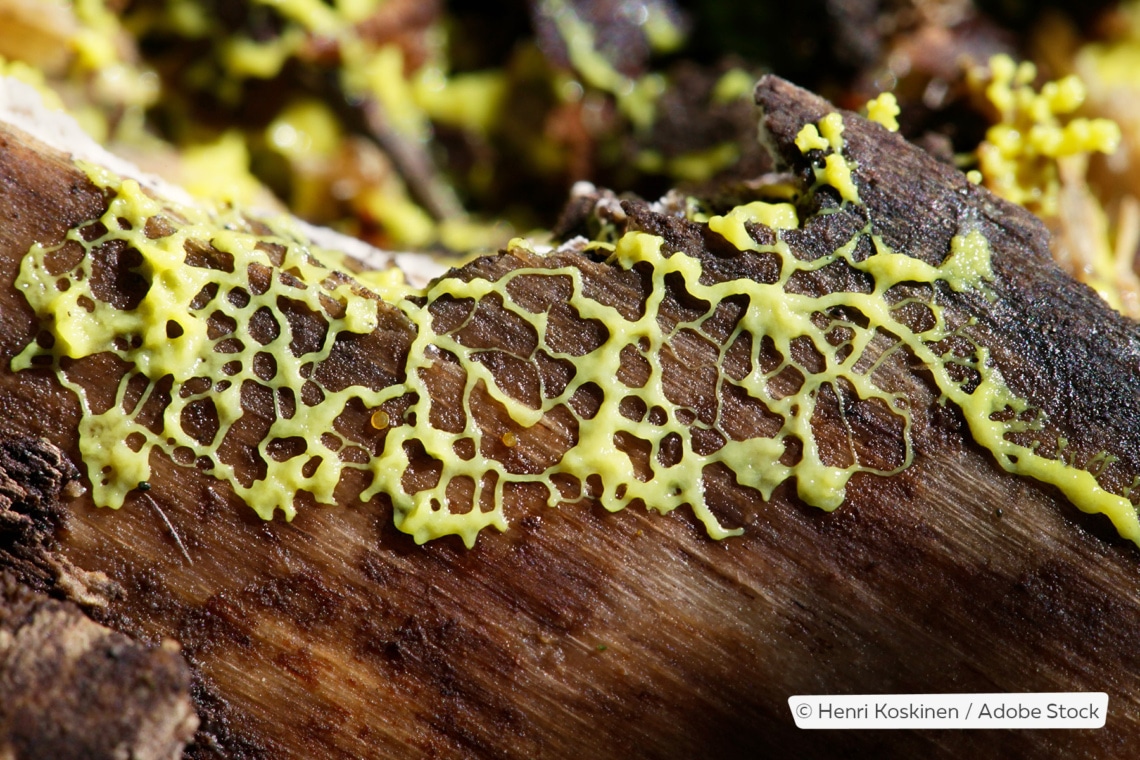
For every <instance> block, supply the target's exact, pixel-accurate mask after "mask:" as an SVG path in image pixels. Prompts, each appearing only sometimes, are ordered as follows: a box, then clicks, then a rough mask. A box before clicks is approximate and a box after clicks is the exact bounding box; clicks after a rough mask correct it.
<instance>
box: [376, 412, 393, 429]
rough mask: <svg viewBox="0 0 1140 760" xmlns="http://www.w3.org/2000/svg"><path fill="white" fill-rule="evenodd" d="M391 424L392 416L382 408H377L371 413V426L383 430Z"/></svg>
mask: <svg viewBox="0 0 1140 760" xmlns="http://www.w3.org/2000/svg"><path fill="white" fill-rule="evenodd" d="M390 424H392V418H391V417H389V416H388V413H387V412H385V411H384V410H383V409H377V410H376V411H375V412H373V413H372V427H374V428H376V429H377V430H383V429H384V428H386V427H388V426H389V425H390Z"/></svg>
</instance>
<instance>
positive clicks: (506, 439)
mask: <svg viewBox="0 0 1140 760" xmlns="http://www.w3.org/2000/svg"><path fill="white" fill-rule="evenodd" d="M501 440H502V441H503V445H504V446H506V447H507V448H508V449H513V448H514V447H515V446H517V445H518V443H519V439H518V436H516V435H515V434H514V433H512V432H511V431H510V430H508V431H507V432H505V433H503V435H502V437H501Z"/></svg>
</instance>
